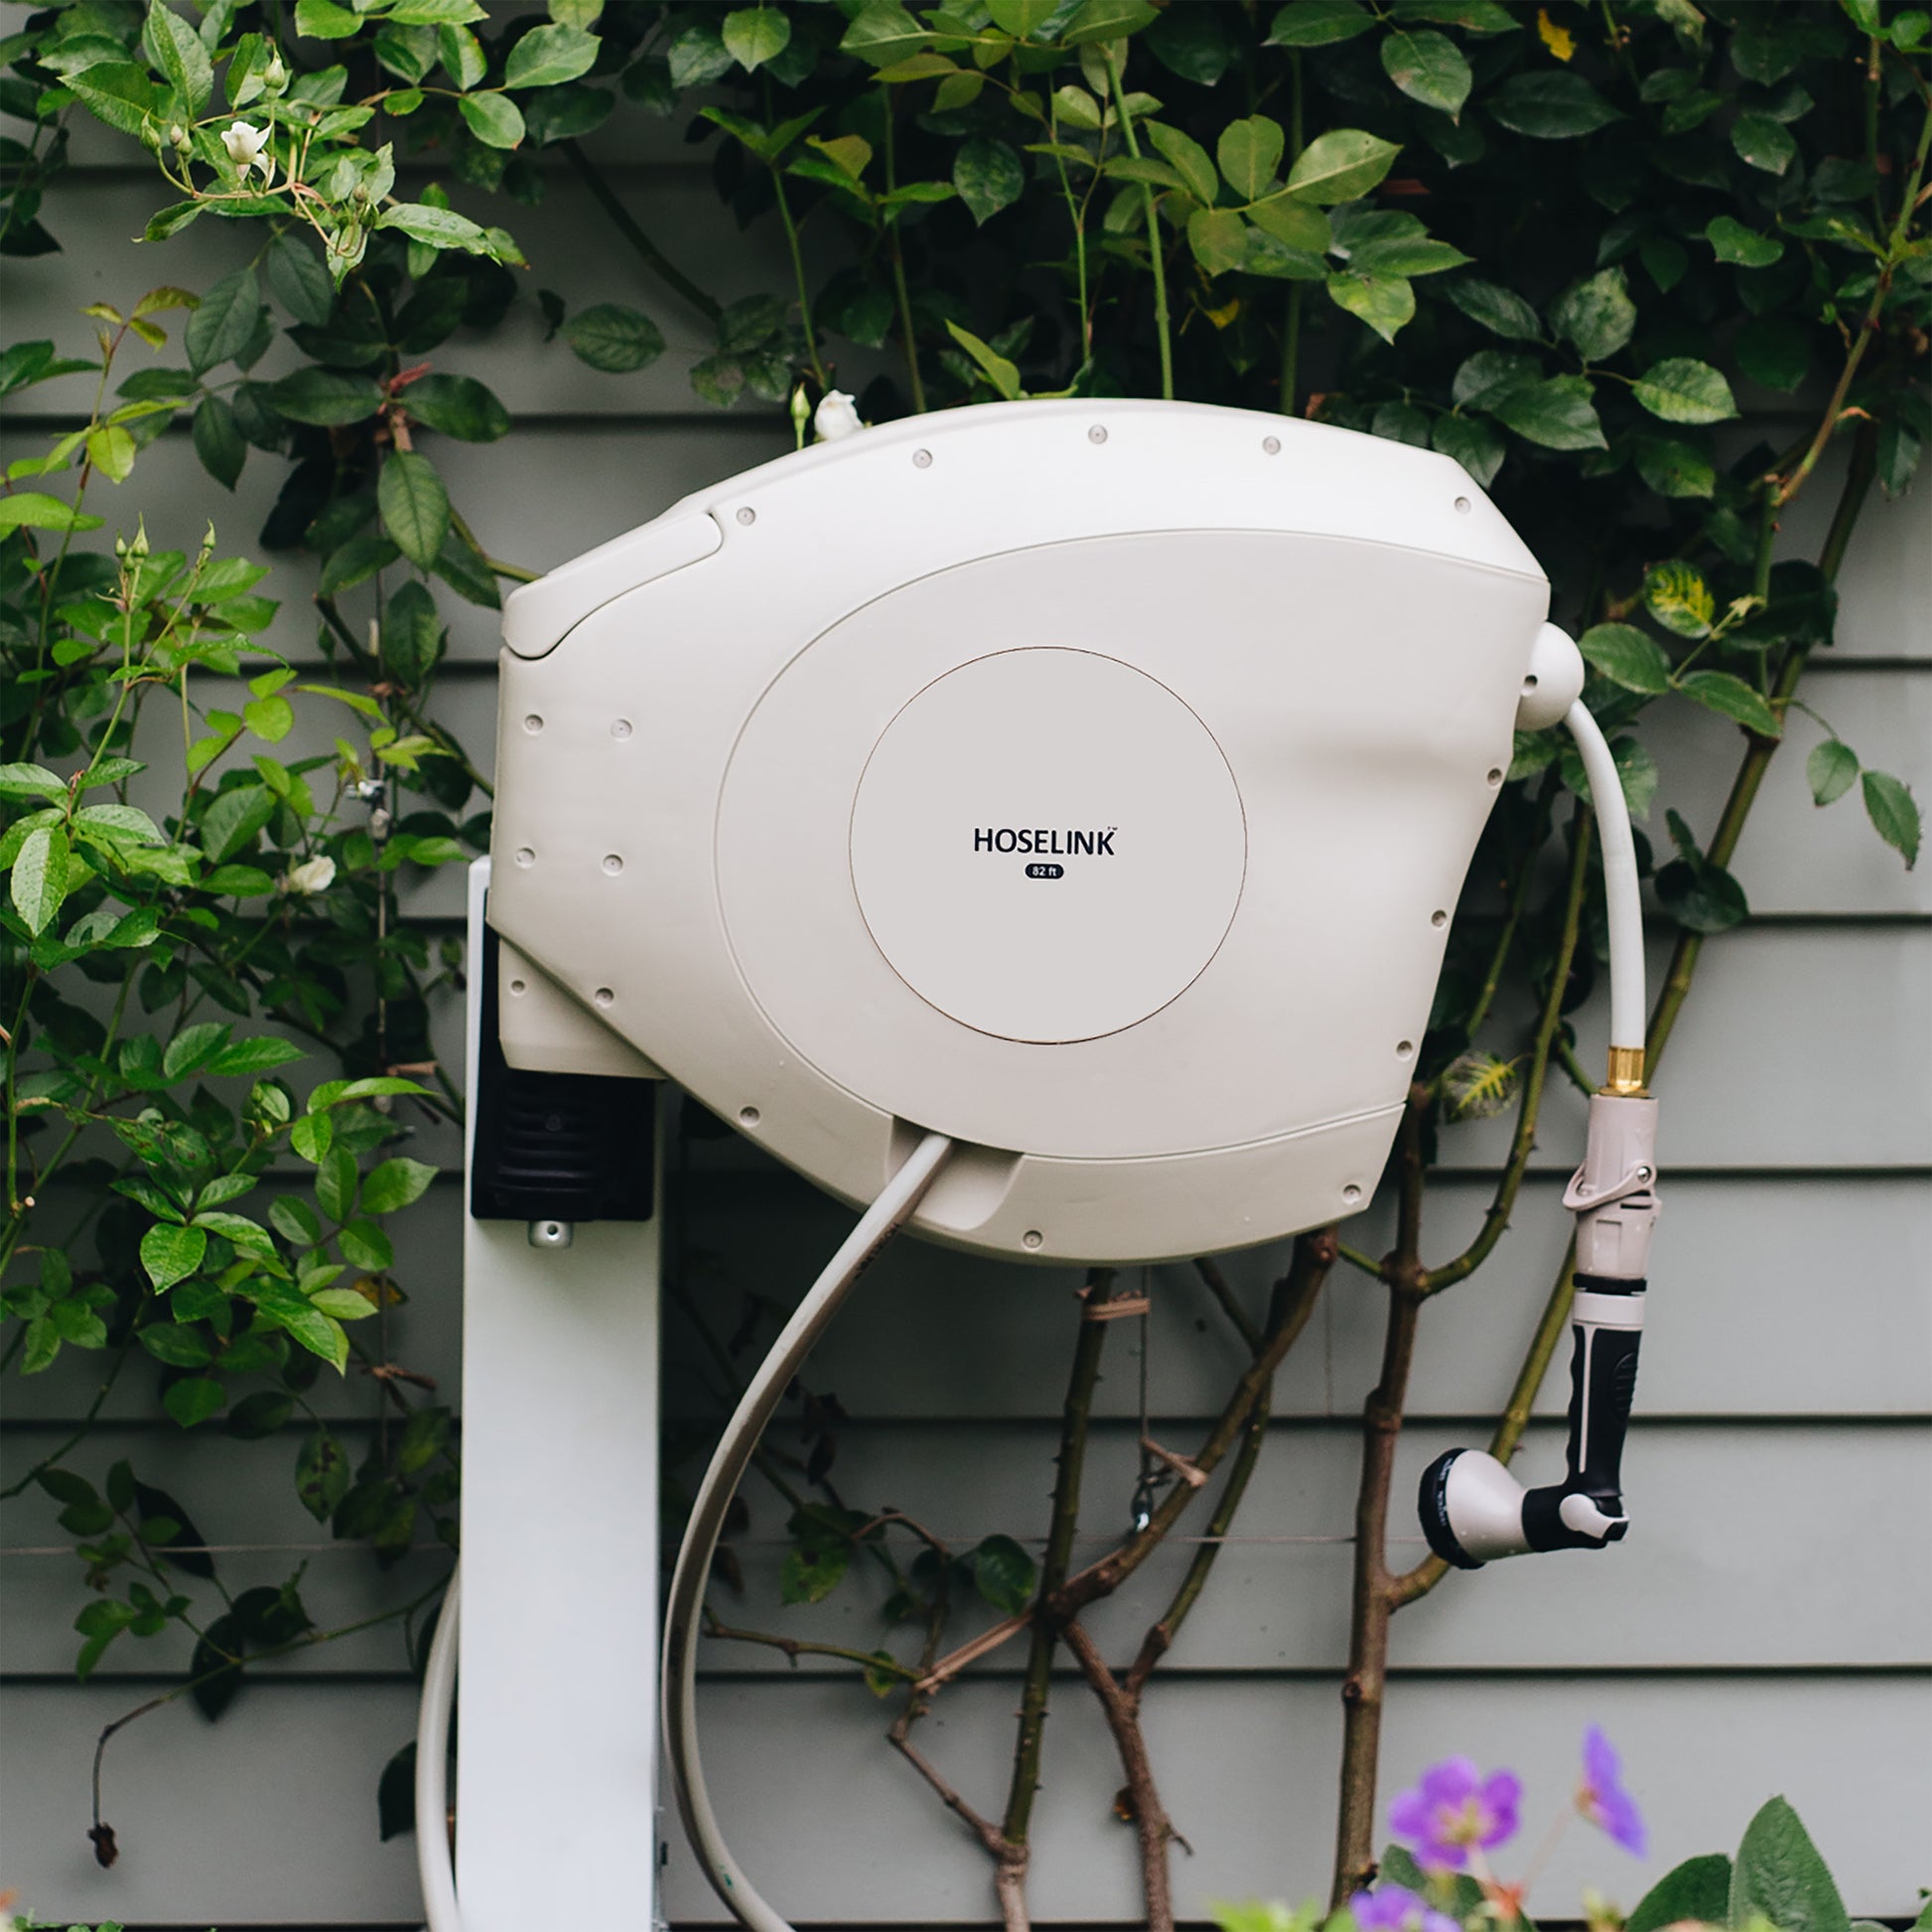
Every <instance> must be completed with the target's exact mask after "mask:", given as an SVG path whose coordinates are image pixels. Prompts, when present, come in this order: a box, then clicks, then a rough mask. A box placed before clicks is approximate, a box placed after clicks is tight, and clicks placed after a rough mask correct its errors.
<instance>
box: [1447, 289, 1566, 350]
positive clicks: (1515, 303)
mask: <svg viewBox="0 0 1932 1932" xmlns="http://www.w3.org/2000/svg"><path fill="white" fill-rule="evenodd" d="M1443 293H1444V294H1445V295H1447V296H1448V297H1449V300H1450V301H1451V302H1453V303H1454V304H1455V306H1456V307H1457V308H1458V309H1460V310H1461V311H1462V313H1463V314H1464V315H1465V316H1467V317H1468V318H1469V320H1470V321H1471V322H1477V323H1480V324H1481V325H1482V327H1483V328H1485V329H1486V330H1488V331H1489V333H1490V334H1491V335H1492V336H1501V337H1502V338H1503V339H1504V340H1505V341H1506V342H1515V343H1534V342H1540V341H1541V340H1542V338H1543V324H1542V322H1541V321H1540V320H1539V318H1538V316H1537V313H1536V311H1535V310H1534V309H1533V308H1532V307H1531V306H1530V305H1529V303H1528V302H1526V301H1525V300H1524V299H1523V297H1521V296H1520V295H1518V294H1517V293H1516V291H1515V290H1514V289H1506V288H1503V287H1501V286H1500V285H1499V284H1498V283H1495V282H1484V281H1479V280H1477V279H1476V278H1475V277H1473V276H1467V275H1458V276H1457V277H1456V279H1455V280H1454V281H1452V282H1445V283H1444V284H1443Z"/></svg>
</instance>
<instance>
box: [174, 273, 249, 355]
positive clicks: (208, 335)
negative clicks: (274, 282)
mask: <svg viewBox="0 0 1932 1932" xmlns="http://www.w3.org/2000/svg"><path fill="white" fill-rule="evenodd" d="M261 307H262V298H261V290H260V289H259V288H258V287H257V286H256V283H255V271H254V270H253V269H252V268H238V269H236V270H235V272H234V273H233V274H232V275H224V276H223V277H222V278H221V280H220V281H218V282H216V283H215V285H214V286H213V287H212V288H211V289H209V290H208V292H207V294H206V295H204V296H203V297H202V302H201V307H200V308H198V309H197V310H196V311H195V313H194V314H193V315H192V316H190V317H189V318H188V328H187V330H186V332H185V334H184V338H183V341H184V345H185V346H186V347H187V350H188V366H189V367H190V368H191V369H193V370H194V371H195V373H196V374H197V375H205V374H206V373H207V371H208V370H209V369H211V368H214V367H216V366H217V365H218V364H220V363H222V362H226V361H229V360H231V359H232V358H233V357H235V356H236V355H239V354H240V353H241V352H242V350H243V349H245V348H246V347H247V346H248V345H249V344H250V343H251V342H252V341H253V340H254V335H255V330H256V328H257V326H258V324H259V321H260V317H261Z"/></svg>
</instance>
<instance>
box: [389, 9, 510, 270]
mask: <svg viewBox="0 0 1932 1932" xmlns="http://www.w3.org/2000/svg"><path fill="white" fill-rule="evenodd" d="M537 31H538V32H539V33H541V32H543V31H544V30H543V29H542V28H539V29H538V30H537ZM376 226H377V227H378V228H394V229H396V230H397V231H398V232H400V233H402V234H406V235H407V236H408V237H409V238H410V240H412V241H420V242H422V243H423V244H424V245H425V246H426V247H429V248H461V249H464V250H465V251H466V252H467V253H469V254H472V255H494V254H497V253H499V252H500V251H499V249H498V246H497V244H496V243H495V242H494V241H492V240H491V238H490V235H489V232H488V231H487V230H486V229H484V228H483V227H481V226H480V225H479V224H478V223H477V222H475V221H472V220H471V219H470V217H469V216H468V215H467V214H458V213H457V212H455V210H454V209H451V208H447V207H431V206H430V205H429V204H428V203H427V202H402V203H399V204H398V205H397V206H396V207H387V208H384V209H383V210H382V218H381V219H380V220H379V221H378V222H377V223H376Z"/></svg>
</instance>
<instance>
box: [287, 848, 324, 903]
mask: <svg viewBox="0 0 1932 1932" xmlns="http://www.w3.org/2000/svg"><path fill="white" fill-rule="evenodd" d="M335 883H336V862H335V860H334V859H331V858H328V857H323V858H320V859H304V860H303V862H302V863H301V864H300V865H299V866H291V867H290V868H289V869H288V871H287V873H285V874H284V875H283V878H282V890H283V892H285V893H296V894H301V895H303V896H305V897H306V896H308V895H310V894H313V893H326V892H327V891H328V890H329V889H330V887H331V886H333V885H334V884H335Z"/></svg>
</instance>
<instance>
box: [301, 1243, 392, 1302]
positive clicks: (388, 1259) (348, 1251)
mask: <svg viewBox="0 0 1932 1932" xmlns="http://www.w3.org/2000/svg"><path fill="white" fill-rule="evenodd" d="M336 1244H337V1246H338V1247H340V1248H341V1249H342V1251H343V1259H344V1260H345V1262H347V1263H348V1265H349V1266H350V1267H351V1268H359V1269H361V1271H362V1272H363V1273H364V1274H365V1275H376V1274H380V1273H381V1272H382V1270H383V1269H385V1268H393V1267H394V1266H395V1262H396V1251H395V1249H394V1248H393V1247H392V1246H391V1245H390V1242H389V1237H388V1236H387V1235H386V1234H384V1233H383V1232H382V1230H381V1229H380V1228H379V1227H377V1226H376V1224H375V1223H374V1222H373V1221H350V1222H348V1223H346V1224H345V1226H344V1228H343V1230H342V1232H341V1233H340V1234H338V1235H337V1237H336ZM342 1292H343V1293H345V1294H349V1291H346V1290H345V1291H342ZM311 1300H313V1301H314V1303H315V1305H316V1307H317V1308H319V1309H321V1310H322V1311H323V1312H324V1313H325V1314H333V1315H334V1316H335V1317H336V1318H337V1319H338V1320H339V1321H346V1320H349V1319H351V1318H354V1317H359V1316H361V1315H365V1314H373V1313H374V1312H375V1310H374V1308H373V1307H372V1306H371V1304H370V1303H369V1302H368V1300H367V1299H366V1298H365V1297H363V1296H360V1295H350V1299H349V1301H348V1302H347V1303H345V1305H344V1306H346V1307H347V1308H348V1310H349V1312H348V1313H347V1314H345V1313H344V1312H343V1308H342V1307H338V1306H337V1305H336V1304H334V1303H332V1302H328V1301H325V1300H324V1299H323V1297H322V1296H321V1295H316V1296H313V1297H311Z"/></svg>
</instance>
